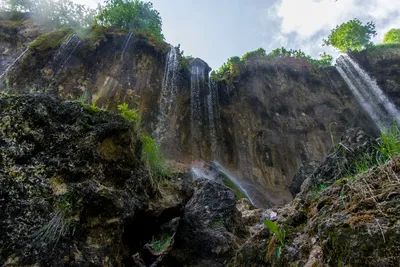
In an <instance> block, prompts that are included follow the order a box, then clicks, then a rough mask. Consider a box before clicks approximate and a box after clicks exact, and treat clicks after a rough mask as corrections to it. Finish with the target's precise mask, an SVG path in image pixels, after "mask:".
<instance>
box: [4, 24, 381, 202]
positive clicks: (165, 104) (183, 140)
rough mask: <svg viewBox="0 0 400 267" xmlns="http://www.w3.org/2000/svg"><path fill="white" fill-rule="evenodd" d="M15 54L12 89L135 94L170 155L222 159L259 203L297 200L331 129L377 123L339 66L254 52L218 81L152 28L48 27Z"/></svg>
mask: <svg viewBox="0 0 400 267" xmlns="http://www.w3.org/2000/svg"><path fill="white" fill-rule="evenodd" d="M26 23H28V22H24V23H23V24H22V25H25V24H26ZM3 24H7V23H6V22H5V21H4V20H3ZM3 27H4V26H3ZM21 27H22V26H21ZM18 29H19V28H18ZM19 32H23V30H21V29H19ZM20 35H21V34H20ZM17 36H18V35H17ZM32 36H33V35H32ZM5 42H6V43H7V46H9V47H13V46H12V42H11V41H7V40H6V41H5ZM26 43H27V42H25V43H24V44H26ZM23 51H24V50H23ZM171 51H173V53H172V55H171ZM6 54H7V53H3V57H4V55H6ZM12 55H13V56H10V53H8V54H7V56H8V57H7V60H3V62H6V61H7V62H10V61H11V62H12V61H13V60H15V59H18V60H17V62H16V64H15V65H13V66H12V68H10V69H9V70H8V71H7V73H6V75H4V77H3V81H2V86H3V90H6V91H7V92H9V93H14V92H17V93H23V92H47V93H52V94H55V95H58V96H60V97H62V98H63V99H67V100H74V99H75V100H76V99H81V101H84V102H86V103H95V104H96V105H97V106H99V107H103V108H106V109H108V110H110V111H116V110H117V105H118V104H121V103H127V104H129V106H130V107H131V108H135V109H138V110H139V113H140V115H141V117H142V122H143V126H144V128H145V130H146V131H147V132H148V133H150V134H151V135H152V136H153V137H155V138H157V140H158V141H159V143H160V144H161V147H162V150H163V151H164V153H165V155H166V156H167V157H168V159H169V160H172V161H175V162H178V163H183V164H185V165H188V164H190V163H191V162H193V161H198V160H217V161H219V162H220V163H221V164H223V165H225V167H227V168H228V169H230V170H231V171H232V172H234V173H235V175H236V176H237V177H238V179H239V180H240V181H241V183H242V186H243V187H245V188H246V190H247V191H248V192H249V193H250V194H251V195H252V201H253V203H255V204H257V205H259V206H264V207H266V206H271V205H282V204H284V203H287V202H288V201H290V199H291V195H290V193H289V191H288V186H289V184H290V182H291V179H292V177H293V175H294V173H295V170H296V169H297V168H298V167H299V166H300V165H301V164H303V163H305V162H308V161H310V160H320V159H322V157H323V156H324V155H325V154H326V153H327V151H328V150H329V148H330V146H331V144H332V140H331V134H332V135H333V137H334V138H338V137H339V136H340V135H341V134H342V133H343V131H344V129H345V128H346V127H354V126H361V127H364V128H366V129H369V131H370V132H372V131H373V130H374V129H372V128H373V127H371V126H370V125H371V123H370V120H369V118H368V116H367V115H365V114H364V111H363V110H362V109H361V108H360V107H359V105H358V103H357V102H356V101H355V100H354V97H353V96H352V94H351V92H350V91H349V90H348V88H347V86H346V85H345V83H344V82H343V80H342V79H341V78H340V76H339V74H338V72H337V71H336V70H335V69H334V68H324V69H318V68H315V67H314V66H313V65H311V64H309V63H308V62H306V61H303V60H300V59H290V58H287V59H283V60H275V61H271V60H264V59H259V60H252V61H249V62H247V63H246V66H245V67H243V68H242V69H241V70H240V75H239V76H238V77H235V79H234V80H232V81H226V80H222V81H219V82H217V83H216V84H214V83H212V82H210V79H209V78H208V75H209V71H210V69H209V67H208V66H207V64H206V63H205V62H203V61H201V60H199V59H195V60H194V59H187V58H184V57H182V56H181V55H180V54H179V51H177V50H176V49H175V48H173V47H170V46H169V45H168V44H166V43H165V42H163V41H161V40H159V39H157V38H154V37H151V36H147V35H146V34H143V33H132V32H124V31H120V30H118V29H112V28H109V29H106V28H103V27H99V26H97V27H92V28H91V29H90V30H88V31H87V32H85V33H78V34H73V33H72V32H71V31H69V30H54V31H50V32H49V31H48V30H47V31H46V33H45V34H42V35H40V36H39V38H37V39H36V40H35V41H34V42H33V43H31V44H30V46H29V49H28V50H27V51H26V53H25V54H23V56H22V57H21V58H18V56H19V55H21V54H17V53H12ZM4 64H5V63H4Z"/></svg>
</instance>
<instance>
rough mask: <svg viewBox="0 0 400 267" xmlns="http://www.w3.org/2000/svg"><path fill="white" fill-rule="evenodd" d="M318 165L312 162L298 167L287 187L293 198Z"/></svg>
mask: <svg viewBox="0 0 400 267" xmlns="http://www.w3.org/2000/svg"><path fill="white" fill-rule="evenodd" d="M318 165H319V164H318V163H317V162H315V161H312V162H310V163H306V164H305V165H301V166H300V168H299V170H298V171H297V172H296V174H295V175H294V177H293V179H292V182H291V183H290V186H289V191H290V193H292V196H293V197H296V195H297V193H299V192H300V189H301V185H302V184H303V182H304V181H305V180H306V179H307V178H308V177H309V176H310V175H311V174H313V172H314V171H315V169H316V168H317V167H318Z"/></svg>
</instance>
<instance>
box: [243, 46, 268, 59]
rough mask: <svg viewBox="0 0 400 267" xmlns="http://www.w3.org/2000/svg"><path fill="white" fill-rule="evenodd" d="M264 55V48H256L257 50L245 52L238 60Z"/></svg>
mask: <svg viewBox="0 0 400 267" xmlns="http://www.w3.org/2000/svg"><path fill="white" fill-rule="evenodd" d="M264 56H266V52H265V49H263V48H258V49H257V50H254V51H250V52H247V53H245V54H244V55H243V56H242V58H241V59H240V60H241V61H245V60H252V59H255V58H259V57H264Z"/></svg>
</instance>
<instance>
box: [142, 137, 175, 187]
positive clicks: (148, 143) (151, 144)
mask: <svg viewBox="0 0 400 267" xmlns="http://www.w3.org/2000/svg"><path fill="white" fill-rule="evenodd" d="M140 140H141V141H142V144H143V147H142V157H143V159H144V160H145V161H146V163H147V164H148V167H149V168H150V171H151V174H152V176H153V179H154V180H155V181H157V180H158V179H159V178H161V177H164V176H167V175H169V168H168V165H167V163H166V161H165V159H164V157H163V155H162V154H161V150H160V147H159V145H158V144H157V143H156V141H155V140H154V139H153V138H151V137H150V136H147V135H145V136H142V137H141V138H140Z"/></svg>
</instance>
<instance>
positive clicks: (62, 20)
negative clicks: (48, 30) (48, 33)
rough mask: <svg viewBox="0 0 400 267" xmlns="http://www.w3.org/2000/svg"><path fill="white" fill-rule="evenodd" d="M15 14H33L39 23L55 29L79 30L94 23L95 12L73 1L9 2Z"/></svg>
mask: <svg viewBox="0 0 400 267" xmlns="http://www.w3.org/2000/svg"><path fill="white" fill-rule="evenodd" d="M7 8H8V9H9V10H11V11H13V12H31V13H33V14H34V15H35V16H36V18H35V19H36V20H37V21H41V22H42V23H45V24H51V26H55V27H70V28H78V27H85V26H89V25H90V24H92V23H93V17H94V14H95V10H93V9H90V8H88V7H85V6H84V5H79V4H75V3H74V2H73V1H71V0H8V1H7Z"/></svg>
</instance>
